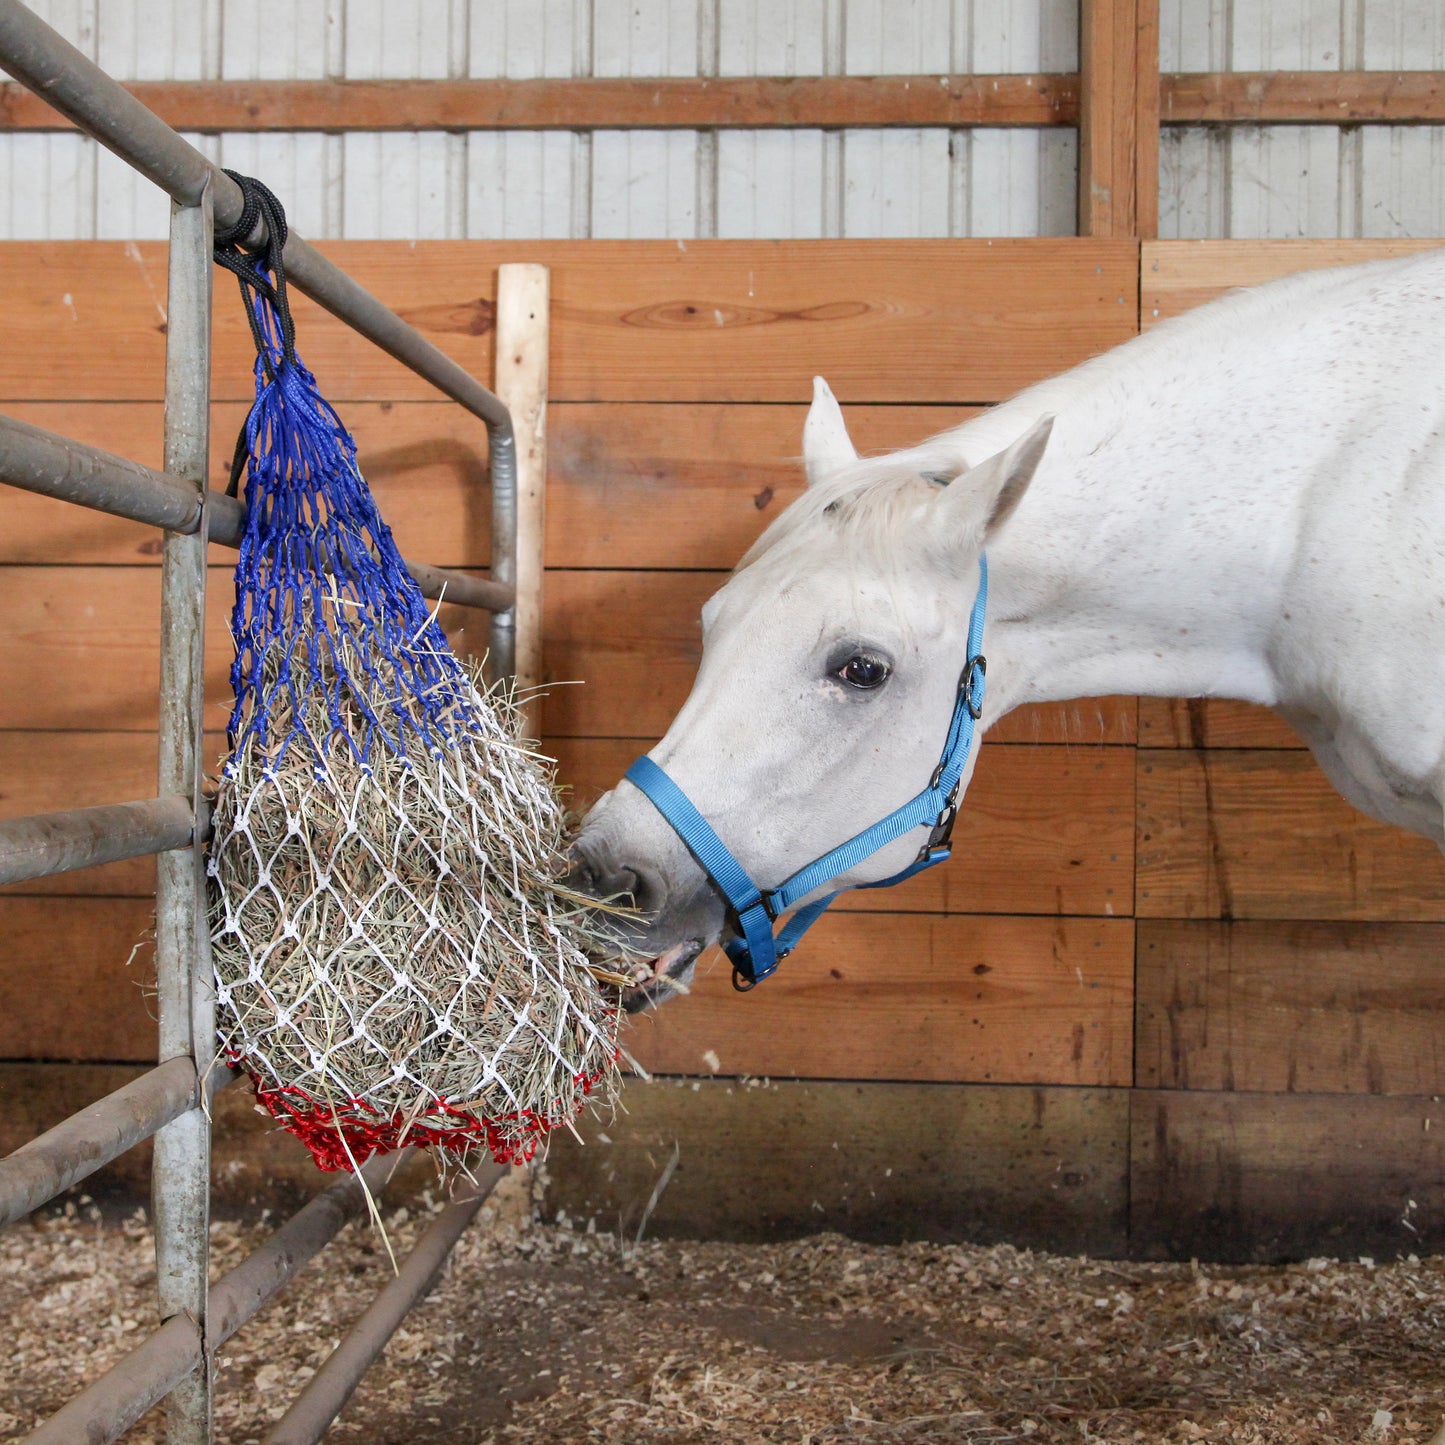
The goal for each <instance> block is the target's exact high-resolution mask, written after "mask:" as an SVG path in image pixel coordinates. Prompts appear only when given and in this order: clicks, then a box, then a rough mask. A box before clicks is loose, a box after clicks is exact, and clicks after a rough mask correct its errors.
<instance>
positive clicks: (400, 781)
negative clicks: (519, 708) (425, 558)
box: [208, 178, 617, 1169]
mask: <svg viewBox="0 0 1445 1445" xmlns="http://www.w3.org/2000/svg"><path fill="white" fill-rule="evenodd" d="M237 179H238V180H240V179H242V178H237ZM254 185H255V183H251V186H254ZM257 192H263V198H262V200H261V201H260V203H259V204H260V207H261V209H262V212H263V214H264V213H266V210H267V198H269V192H264V188H260V187H255V190H252V189H251V188H250V186H248V187H247V193H248V196H252V195H255V194H256V193H257ZM270 200H272V201H274V198H270ZM267 222H268V227H269V230H270V233H271V236H272V238H273V240H272V243H271V244H270V245H269V247H268V249H267V250H266V251H264V252H261V253H251V252H248V251H247V252H243V251H241V250H240V248H239V247H236V246H235V245H234V243H232V244H231V251H232V260H228V261H226V264H228V265H230V266H231V269H233V270H236V271H237V274H238V275H240V277H241V283H242V294H243V296H244V297H246V299H247V309H248V315H249V318H250V321H251V326H252V332H253V336H254V338H255V340H256V344H257V360H256V401H255V404H254V406H253V407H252V409H251V412H250V415H249V416H248V418H247V421H246V426H245V431H244V436H243V442H244V445H241V444H238V448H237V455H238V460H239V462H240V463H241V465H243V466H244V470H245V473H246V486H245V503H246V516H245V525H244V531H243V534H242V537H241V543H240V560H239V563H238V565H237V568H236V602H235V608H234V611H233V613H232V617H231V630H232V634H233V637H234V640H235V645H236V657H235V661H234V663H233V665H232V668H231V681H232V686H233V688H234V693H235V705H234V708H233V710H232V712H231V717H230V724H229V739H228V740H229V744H230V753H229V756H228V757H227V758H226V760H225V763H224V766H223V768H222V773H221V779H220V787H219V792H218V796H217V799H216V805H215V810H214V833H213V841H212V844H211V851H210V858H209V865H208V871H209V874H210V878H211V881H212V891H211V924H212V955H213V962H214V968H215V978H216V990H217V1000H218V1006H219V1015H220V1018H221V1020H222V1023H221V1042H222V1046H223V1048H224V1051H225V1053H226V1055H227V1057H228V1058H229V1059H230V1060H231V1061H232V1062H233V1063H235V1064H238V1065H239V1066H241V1067H243V1068H245V1069H246V1071H247V1072H248V1073H249V1074H250V1075H251V1076H252V1078H253V1079H254V1080H255V1083H256V1089H257V1095H258V1098H259V1099H260V1101H261V1102H262V1103H263V1104H264V1105H265V1107H266V1108H267V1109H268V1110H269V1111H270V1112H271V1113H272V1114H273V1115H274V1116H275V1117H276V1118H277V1119H279V1120H280V1121H281V1122H282V1123H283V1124H284V1125H285V1127H286V1128H288V1129H290V1130H291V1131H292V1132H293V1133H295V1134H297V1135H299V1136H300V1137H301V1138H302V1139H303V1140H304V1141H305V1143H306V1144H307V1145H308V1147H309V1148H310V1149H311V1151H312V1153H313V1154H314V1155H315V1157H316V1159H317V1162H318V1163H319V1164H320V1165H321V1166H322V1167H323V1168H327V1169H337V1168H340V1169H354V1168H355V1167H356V1166H357V1165H359V1164H360V1163H361V1162H362V1161H363V1160H365V1159H366V1158H367V1157H369V1156H370V1155H371V1154H373V1153H375V1152H379V1151H385V1150H388V1149H393V1148H397V1147H399V1146H401V1145H403V1144H417V1145H436V1146H440V1147H442V1148H445V1149H447V1150H451V1151H453V1152H454V1153H455V1154H458V1155H463V1156H464V1155H465V1154H466V1153H467V1152H468V1151H471V1150H473V1149H476V1148H478V1147H485V1148H486V1149H488V1150H490V1152H491V1153H492V1155H493V1156H494V1157H495V1158H496V1159H498V1160H499V1161H502V1162H508V1161H517V1160H524V1159H528V1158H530V1157H531V1156H532V1154H533V1153H534V1151H535V1150H536V1148H537V1146H538V1144H539V1142H540V1141H541V1140H542V1139H543V1138H544V1137H545V1136H546V1134H547V1133H548V1131H549V1130H551V1129H552V1128H554V1127H556V1126H558V1125H560V1124H564V1123H570V1121H571V1119H572V1118H573V1117H574V1116H575V1114H576V1113H577V1112H578V1111H579V1109H580V1108H581V1107H582V1104H583V1101H584V1099H586V1098H587V1096H588V1095H589V1094H593V1095H595V1094H601V1095H603V1096H607V1097H610V1096H611V1094H612V1091H613V1089H614V1087H615V1080H616V1062H615V1061H616V1057H617V1044H616V1027H617V1009H616V1006H615V998H609V997H605V996H604V994H603V993H602V992H601V991H600V988H599V984H598V981H597V979H596V978H595V977H594V975H593V973H592V972H591V968H590V965H589V962H588V957H587V951H586V950H587V947H588V944H589V943H590V942H591V934H590V933H589V928H590V927H591V926H593V925H591V924H590V923H589V919H590V917H591V915H589V914H588V913H587V911H586V910H585V909H584V908H583V907H582V906H581V904H580V902H579V901H578V900H576V899H574V898H572V897H571V896H570V895H569V894H567V892H566V891H565V890H564V889H563V888H561V887H560V886H559V885H558V884H556V883H555V882H554V881H553V879H554V877H555V875H556V873H557V871H558V863H559V859H560V854H561V843H562V832H563V813H562V809H561V807H560V805H559V802H558V799H557V796H556V793H555V790H554V786H553V779H552V775H551V771H550V766H549V765H548V764H547V763H546V762H545V760H543V759H541V758H539V757H538V756H536V755H535V754H534V753H532V752H529V751H528V750H527V748H526V746H525V745H524V743H523V742H522V741H521V740H520V738H519V737H518V732H517V727H518V723H517V713H516V710H515V708H514V707H513V706H512V702H511V698H510V696H509V695H507V694H505V693H503V692H502V691H501V690H500V689H493V690H491V691H486V690H482V689H480V688H479V686H478V685H477V682H476V680H475V679H474V676H473V675H472V674H471V673H470V672H469V671H468V670H467V669H466V668H465V667H464V666H463V665H462V664H461V663H460V662H459V661H458V660H457V658H456V657H455V656H454V654H453V653H452V652H451V650H450V649H449V648H448V646H447V641H446V638H445V636H444V635H443V632H442V629H441V628H440V627H439V626H438V624H437V621H436V619H435V617H434V616H433V615H432V614H431V613H430V612H429V611H428V608H427V604H426V601H425V599H424V598H423V597H422V595H421V593H420V591H419V589H418V588H417V586H416V584H415V582H414V581H413V580H412V578H411V576H410V575H409V573H408V572H407V570H406V567H405V565H404V564H403V562H402V560H401V557H400V555H399V553H398V551H397V549H396V545H395V543H394V542H393V540H392V536H391V532H390V530H389V529H388V528H387V526H386V524H385V523H384V522H383V521H382V520H381V518H380V516H379V515H378V513H377V509H376V506H375V503H374V502H373V500H372V497H371V494H370V491H369V490H368V488H367V485H366V483H365V481H364V480H363V479H362V476H361V473H360V470H359V469H358V467H357V460H356V445H355V442H354V441H353V440H352V438H351V436H350V435H349V434H348V432H347V431H346V429H345V427H344V426H343V425H342V423H341V421H340V419H339V418H338V416H337V414H336V412H335V411H334V410H333V409H332V408H331V406H330V405H328V403H327V402H326V401H324V400H323V399H322V397H321V395H320V393H319V391H318V389H317V386H316V381H315V378H314V377H313V376H312V374H311V373H310V371H308V370H307V369H306V367H305V366H304V365H303V364H302V363H301V361H300V359H299V358H298V357H297V355H296V351H295V344H294V330H293V328H292V326H291V321H290V315H289V308H288V307H287V306H286V302H285V277H284V271H283V269H282V262H281V256H280V246H281V245H283V244H284V237H285V221H284V217H282V216H281V215H280V211H279V207H276V208H275V210H274V212H271V213H270V214H267ZM253 223H254V218H253V221H252V224H253ZM250 231H251V224H247V225H246V229H245V230H244V231H241V232H240V234H241V235H243V236H245V235H249V234H250ZM277 236H279V237H280V241H279V243H278V242H277V241H276V240H275V239H274V238H276V237H277ZM223 245H224V243H222V242H220V241H219V238H218V259H222V260H225V257H224V256H223V255H222V254H221V252H222V250H223ZM237 257H239V260H237V259H236V258H237ZM233 262H234V264H233ZM240 469H241V468H240V466H238V467H237V468H236V469H235V470H234V471H233V478H232V481H233V485H234V484H235V482H236V479H237V473H239V470H240Z"/></svg>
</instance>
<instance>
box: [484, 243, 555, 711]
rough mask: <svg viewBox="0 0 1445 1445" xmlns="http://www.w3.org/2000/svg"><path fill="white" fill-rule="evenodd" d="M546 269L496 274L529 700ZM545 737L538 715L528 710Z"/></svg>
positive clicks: (539, 528)
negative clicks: (513, 447)
mask: <svg viewBox="0 0 1445 1445" xmlns="http://www.w3.org/2000/svg"><path fill="white" fill-rule="evenodd" d="M549 288H550V276H549V273H548V270H547V268H546V267H545V266H534V265H504V266H499V267H498V268H497V378H496V385H497V395H498V396H499V397H501V399H502V401H503V402H504V403H505V404H506V407H507V409H508V411H510V412H511V414H512V427H513V429H514V431H515V433H516V438H517V573H516V584H517V603H516V610H515V625H516V639H517V642H516V679H517V690H518V692H519V693H521V694H522V696H523V697H524V698H525V697H526V696H527V694H528V693H529V692H531V691H532V690H533V689H535V688H536V687H537V686H538V684H539V683H540V682H541V681H542V570H543V565H544V558H543V545H544V542H545V537H546V525H547V346H548V335H547V308H548V303H549ZM523 714H524V717H525V718H526V725H525V732H526V735H527V736H529V737H533V738H537V737H540V736H541V735H542V730H541V708H540V706H539V704H538V703H537V702H536V701H535V700H529V701H528V702H527V705H526V707H525V708H524V709H523Z"/></svg>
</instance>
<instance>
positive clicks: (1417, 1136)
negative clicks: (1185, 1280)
mask: <svg viewBox="0 0 1445 1445" xmlns="http://www.w3.org/2000/svg"><path fill="white" fill-rule="evenodd" d="M1129 1106H1130V1117H1131V1124H1130V1139H1131V1145H1130V1151H1131V1161H1130V1163H1131V1167H1130V1221H1129V1234H1130V1249H1131V1252H1132V1253H1133V1254H1135V1255H1136V1256H1138V1257H1140V1258H1144V1259H1188V1258H1190V1257H1191V1256H1193V1257H1194V1258H1196V1259H1210V1260H1214V1259H1220V1260H1241V1261H1243V1260H1251V1261H1257V1262H1260V1263H1274V1262H1277V1261H1280V1260H1289V1259H1304V1258H1307V1257H1309V1256H1311V1255H1328V1254H1335V1255H1340V1254H1343V1255H1346V1256H1354V1255H1357V1254H1361V1253H1365V1254H1370V1255H1373V1256H1376V1257H1380V1258H1393V1257H1395V1256H1397V1255H1404V1254H1411V1253H1419V1254H1425V1253H1427V1252H1430V1251H1434V1250H1439V1249H1441V1248H1445V1105H1442V1104H1441V1103H1440V1102H1439V1101H1438V1100H1437V1099H1430V1098H1369V1097H1362V1096H1358V1095H1356V1096H1353V1097H1350V1096H1344V1097H1342V1096H1341V1095H1339V1094H1327V1095H1320V1094H1224V1093H1220V1094H1213V1093H1186V1092H1183V1091H1177V1090H1167V1089H1166V1090H1159V1091H1153V1090H1146V1089H1135V1090H1132V1091H1131V1093H1130V1096H1129Z"/></svg>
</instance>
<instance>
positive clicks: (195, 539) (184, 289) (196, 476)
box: [151, 184, 216, 1445]
mask: <svg viewBox="0 0 1445 1445" xmlns="http://www.w3.org/2000/svg"><path fill="white" fill-rule="evenodd" d="M211 233H212V210H211V189H210V186H209V184H208V185H207V186H206V187H205V190H204V192H203V194H202V196H201V203H200V204H199V205H197V206H179V205H177V206H174V207H173V208H172V210H171V247H170V282H169V299H168V306H167V315H166V420H165V465H166V470H167V471H168V472H170V473H171V474H172V475H173V476H176V477H179V478H181V479H183V480H185V481H187V482H193V483H195V484H196V487H197V489H198V491H199V492H200V494H201V496H202V497H204V495H205V490H206V486H205V482H206V467H207V462H208V454H209V450H210V385H211V269H212V260H211ZM206 532H207V518H206V516H205V515H204V513H203V514H202V518H201V526H200V529H199V531H197V532H196V533H195V534H194V535H192V536H188V537H187V536H181V535H179V534H178V533H174V532H167V533H166V535H165V550H164V554H163V557H162V568H161V697H160V793H161V796H162V797H166V796H180V797H184V798H186V799H188V800H189V801H190V802H191V804H192V806H193V808H194V810H195V817H196V819H197V826H196V828H195V830H194V836H193V838H192V841H191V845H190V847H189V848H177V849H175V850H173V851H171V852H168V853H162V854H160V855H159V856H158V858H157V865H158V872H157V877H156V973H157V1008H158V1017H159V1031H160V1061H161V1062H162V1063H164V1062H166V1060H168V1059H172V1058H176V1057H178V1056H181V1055H190V1056H191V1057H192V1058H194V1059H195V1061H196V1073H197V1075H198V1076H199V1077H201V1078H204V1077H205V1075H206V1071H207V1070H208V1069H209V1068H210V1066H211V1062H212V1059H213V1058H214V1055H215V1038H216V1020H215V993H214V990H213V986H212V981H211V950H210V928H209V925H208V922H207V917H206V876H205V839H204V833H205V829H204V826H203V823H204V819H205V800H204V798H203V796H202V793H201V779H202V769H201V726H202V721H203V707H204V700H205V666H204V647H205V626H206ZM210 1175H211V1131H210V1119H209V1118H208V1117H207V1115H206V1112H205V1110H204V1109H202V1108H196V1109H192V1110H190V1111H189V1112H188V1113H185V1114H183V1115H181V1117H180V1118H179V1119H176V1120H175V1121H174V1122H173V1123H170V1124H168V1125H166V1127H165V1128H164V1129H162V1130H161V1131H160V1132H159V1133H158V1134H157V1135H156V1143H155V1166H154V1173H153V1176H152V1184H151V1202H152V1214H153V1219H154V1225H155V1236H156V1281H157V1287H158V1290H159V1293H160V1309H161V1318H162V1320H167V1319H170V1318H171V1317H172V1316H173V1315H177V1314H185V1315H188V1316H190V1318H191V1319H193V1320H194V1321H195V1323H196V1326H197V1328H198V1329H199V1330H200V1332H201V1338H202V1340H204V1339H205V1332H206V1303H207V1294H208V1275H209V1266H210V1251H209V1225H210V1193H211V1180H210ZM166 1408H167V1431H168V1436H167V1438H168V1440H169V1441H170V1445H209V1442H210V1440H211V1380H210V1366H209V1363H208V1362H207V1361H206V1359H205V1358H204V1354H203V1358H202V1361H201V1363H200V1365H199V1366H198V1367H197V1369H195V1370H194V1371H193V1372H192V1373H191V1374H190V1375H189V1376H187V1378H186V1379H185V1380H183V1381H182V1382H181V1384H180V1385H178V1386H177V1387H176V1389H175V1390H174V1392H173V1393H172V1394H171V1396H170V1398H169V1400H168V1401H167V1406H166Z"/></svg>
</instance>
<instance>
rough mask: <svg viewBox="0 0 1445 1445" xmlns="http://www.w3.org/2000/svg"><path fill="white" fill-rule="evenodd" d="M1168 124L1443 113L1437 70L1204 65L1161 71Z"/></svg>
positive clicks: (1378, 120)
mask: <svg viewBox="0 0 1445 1445" xmlns="http://www.w3.org/2000/svg"><path fill="white" fill-rule="evenodd" d="M1160 110H1161V117H1160V119H1161V121H1162V123H1163V124H1164V125H1360V124H1365V125H1371V124H1373V125H1419V124H1435V125H1438V124H1439V123H1440V122H1442V121H1445V74H1442V72H1441V71H1438V70H1273V71H1245V70H1237V71H1206V72H1203V73H1200V74H1189V75H1186V74H1175V75H1165V76H1161V77H1160Z"/></svg>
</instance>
